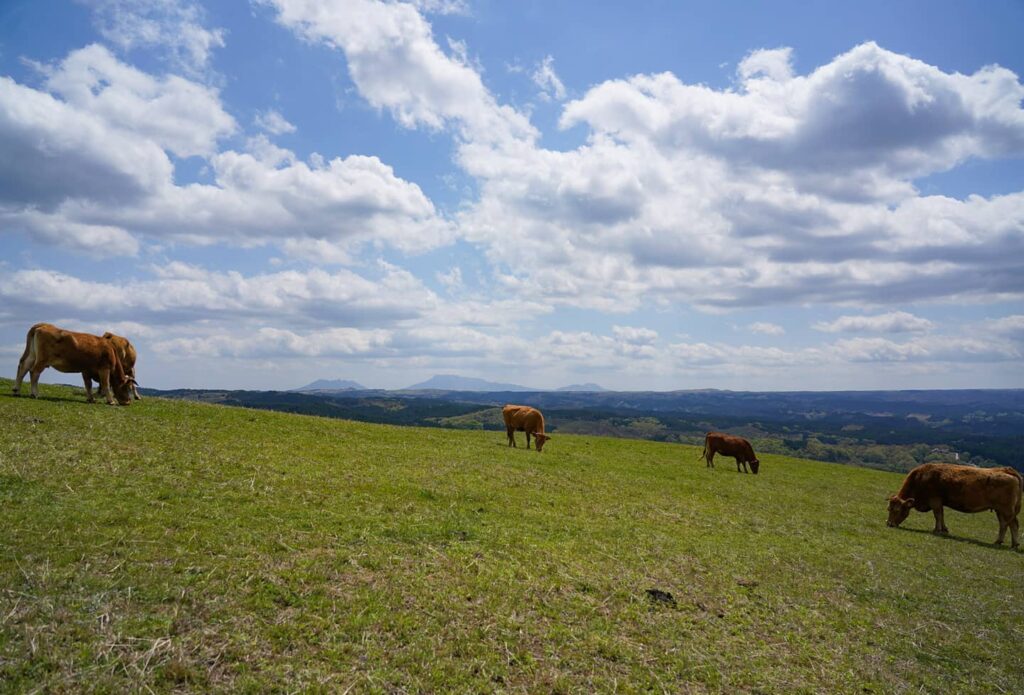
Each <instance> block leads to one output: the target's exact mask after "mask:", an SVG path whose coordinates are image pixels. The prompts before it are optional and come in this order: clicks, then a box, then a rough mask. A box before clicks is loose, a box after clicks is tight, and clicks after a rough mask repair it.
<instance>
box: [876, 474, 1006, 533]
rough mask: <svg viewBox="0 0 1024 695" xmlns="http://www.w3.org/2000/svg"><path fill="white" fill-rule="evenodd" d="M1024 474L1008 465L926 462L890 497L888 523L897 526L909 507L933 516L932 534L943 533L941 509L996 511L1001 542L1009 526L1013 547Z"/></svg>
mask: <svg viewBox="0 0 1024 695" xmlns="http://www.w3.org/2000/svg"><path fill="white" fill-rule="evenodd" d="M1022 494H1024V477H1022V476H1021V474H1020V473H1018V472H1017V471H1016V470H1014V469H1013V468H1010V467H1003V468H975V467H974V466H958V465H955V464H952V463H925V464H923V465H921V466H918V467H917V468H915V469H914V470H912V471H910V472H909V473H907V477H906V478H904V479H903V486H902V487H901V488H900V491H899V492H897V493H896V494H895V495H893V496H892V497H890V498H889V519H888V521H886V525H887V526H893V527H895V526H899V525H900V524H902V523H903V520H904V519H906V518H907V516H908V515H909V514H910V510H911V509H916V510H917V511H919V512H927V511H928V510H929V509H930V510H931V511H932V513H933V514H934V515H935V528H934V529H933V531H932V533H940V534H946V533H949V529H948V528H946V522H945V521H944V520H943V516H942V508H943V507H949V508H950V509H955V510H956V511H958V512H967V513H968V514H973V513H974V512H984V511H987V510H989V509H991V510H993V511H995V513H996V517H997V518H998V519H999V537H998V538H996V544H1000V543H1002V542H1003V538H1005V537H1006V529H1007V528H1009V529H1010V544H1011V545H1012V546H1013V547H1014V548H1016V547H1017V545H1018V540H1019V533H1018V522H1017V515H1018V514H1020V500H1021V495H1022Z"/></svg>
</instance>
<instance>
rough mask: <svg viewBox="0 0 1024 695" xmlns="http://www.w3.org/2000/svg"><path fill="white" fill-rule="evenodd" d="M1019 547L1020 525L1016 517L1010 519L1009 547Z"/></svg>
mask: <svg viewBox="0 0 1024 695" xmlns="http://www.w3.org/2000/svg"><path fill="white" fill-rule="evenodd" d="M1019 545H1020V523H1019V522H1018V521H1017V517H1016V516H1014V517H1013V518H1012V519H1010V547H1011V548H1016V547H1017V546H1019Z"/></svg>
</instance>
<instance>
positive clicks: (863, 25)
mask: <svg viewBox="0 0 1024 695" xmlns="http://www.w3.org/2000/svg"><path fill="white" fill-rule="evenodd" d="M1022 26H1024V4H1022V3H1020V2H1013V1H999V0H993V1H991V2H986V3H966V2H942V1H934V0H928V1H926V2H910V1H907V2H899V3H893V2H891V1H886V2H858V3H845V4H839V3H808V2H803V1H801V2H715V3H688V2H662V1H655V0H650V1H646V2H636V3H600V2H599V3H595V2H592V1H590V2H573V1H569V0H565V1H561V0H547V1H545V2H539V1H538V2H533V1H529V0H524V1H521V2H498V1H497V0H415V1H413V2H378V1H377V0H335V1H334V2H321V1H315V0H254V1H253V2H248V3H247V2H232V3H221V2H217V3H214V2H206V3H203V2H198V1H195V0H78V1H77V2H59V1H57V0H4V1H3V2H0V363H2V364H6V365H7V370H8V371H9V374H10V376H12V377H13V375H14V372H15V370H16V366H17V362H18V358H19V356H20V354H21V352H22V350H23V349H24V340H25V333H26V331H27V329H28V328H29V326H31V325H32V324H33V323H36V322H38V321H47V322H50V323H55V324H57V325H59V326H61V327H64V328H67V329H71V330H82V331H88V332H94V333H102V332H104V331H107V330H110V331H113V332H115V333H119V334H121V335H125V336H127V337H128V338H130V339H131V340H132V342H133V343H134V344H135V346H136V348H137V350H138V353H139V362H138V365H137V374H138V379H139V382H140V384H141V385H142V386H148V387H152V388H184V387H190V388H249V389H286V388H294V387H298V386H301V385H303V384H305V383H308V382H310V381H312V380H314V379H318V378H331V379H334V378H341V379H353V380H356V381H358V382H360V383H362V384H364V385H365V386H368V387H371V388H401V387H405V386H408V385H410V384H413V383H416V382H419V381H422V380H424V379H426V378H428V377H429V376H431V375H433V374H458V375H462V376H467V377H477V378H484V379H490V380H494V381H502V382H512V383H517V384H522V385H525V386H528V387H532V388H557V387H561V386H564V385H567V384H573V383H581V382H596V383H598V384H600V385H601V386H603V387H605V388H611V389H621V390H674V389H694V388H720V389H734V390H838V389H907V388H1005V387H1012V388H1021V387H1024V107H1022V99H1024V85H1022V83H1021V76H1022V75H1024V42H1022V41H1021V40H1020V38H1021V31H1020V28H1021V27H1022ZM43 380H44V381H51V382H53V381H56V382H64V383H69V382H70V383H73V382H74V378H72V377H69V376H67V375H63V374H60V373H57V372H55V371H53V370H48V371H47V372H46V373H45V374H44V378H43Z"/></svg>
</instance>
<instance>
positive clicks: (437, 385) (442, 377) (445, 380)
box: [402, 374, 537, 391]
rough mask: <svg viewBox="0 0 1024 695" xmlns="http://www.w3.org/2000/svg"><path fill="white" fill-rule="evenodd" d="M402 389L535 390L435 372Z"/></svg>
mask: <svg viewBox="0 0 1024 695" xmlns="http://www.w3.org/2000/svg"><path fill="white" fill-rule="evenodd" d="M402 390H403V391H428V390H432V391H537V389H531V388H528V387H526V386H519V385H518V384H503V383H501V382H497V381H487V380H486V379H474V378H473V377H468V376H457V375H455V374H435V375H434V376H432V377H430V378H429V379H427V380H426V381H422V382H420V383H418V384H413V385H412V386H407V387H406V388H404V389H402Z"/></svg>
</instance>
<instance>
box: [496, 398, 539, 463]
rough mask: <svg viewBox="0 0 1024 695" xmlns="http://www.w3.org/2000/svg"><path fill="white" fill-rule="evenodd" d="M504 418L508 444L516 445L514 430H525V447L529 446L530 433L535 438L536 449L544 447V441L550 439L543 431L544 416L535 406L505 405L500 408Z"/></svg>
mask: <svg viewBox="0 0 1024 695" xmlns="http://www.w3.org/2000/svg"><path fill="white" fill-rule="evenodd" d="M501 416H502V417H503V418H504V419H505V431H506V432H507V433H508V445H509V446H511V447H514V446H515V445H516V437H515V433H516V432H526V448H527V449H529V448H530V435H531V434H532V435H533V436H534V438H535V439H536V440H537V445H536V446H537V451H540V450H542V449H543V448H544V443H545V442H546V441H547V440H549V439H551V437H549V436H548V435H546V434H545V433H544V416H543V415H542V414H541V412H540V411H539V410H537V409H536V408H531V407H530V406H528V405H511V404H510V405H506V406H505V407H504V408H502V409H501Z"/></svg>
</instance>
